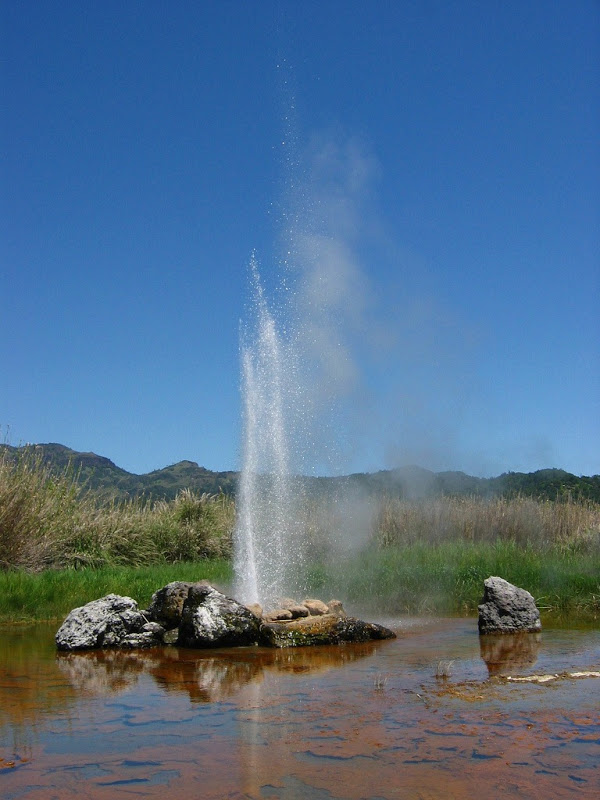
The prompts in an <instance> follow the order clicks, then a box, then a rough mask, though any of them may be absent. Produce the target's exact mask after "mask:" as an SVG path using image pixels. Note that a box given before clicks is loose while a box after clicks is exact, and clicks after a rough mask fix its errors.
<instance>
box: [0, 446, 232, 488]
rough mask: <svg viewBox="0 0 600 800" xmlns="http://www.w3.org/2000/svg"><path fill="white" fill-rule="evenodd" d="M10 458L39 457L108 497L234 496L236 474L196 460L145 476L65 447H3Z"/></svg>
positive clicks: (107, 460) (181, 462) (95, 456)
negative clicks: (183, 493)
mask: <svg viewBox="0 0 600 800" xmlns="http://www.w3.org/2000/svg"><path fill="white" fill-rule="evenodd" d="M0 448H1V449H0V452H1V450H4V451H5V452H7V453H8V454H9V455H12V456H16V455H18V454H30V455H31V456H33V457H36V458H40V459H41V460H42V462H43V463H44V464H47V465H49V466H50V468H51V469H52V470H53V471H56V472H57V473H59V472H64V471H65V470H71V471H72V472H73V475H74V477H75V478H76V480H77V482H78V483H81V484H83V485H85V486H86V487H87V488H89V489H91V490H92V491H94V492H97V493H98V494H99V495H101V496H102V497H105V498H107V499H108V498H113V497H114V498H117V499H125V498H127V497H140V496H144V497H148V498H151V499H153V500H172V499H173V498H174V497H175V495H176V494H177V492H178V491H180V490H181V489H193V490H194V491H195V492H198V493H200V494H202V493H203V492H208V493H210V494H218V493H219V492H220V491H223V492H225V494H234V492H235V483H236V480H237V473H235V472H212V471H211V470H208V469H205V468H204V467H199V466H198V464H196V463H195V462H194V461H180V462H179V463H177V464H172V465H171V466H169V467H165V468H164V469H157V470H154V471H153V472H148V473H147V474H145V475H135V474H134V473H132V472H127V471H126V470H124V469H121V467H117V465H116V464H115V463H114V462H113V461H111V460H110V459H109V458H105V457H104V456H98V455H96V453H80V452H78V451H77V450H71V448H70V447H65V446H64V445H62V444H33V445H32V444H30V445H25V446H24V447H18V448H17V447H11V446H10V445H0Z"/></svg>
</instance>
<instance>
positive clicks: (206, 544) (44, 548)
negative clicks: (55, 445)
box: [0, 455, 235, 572]
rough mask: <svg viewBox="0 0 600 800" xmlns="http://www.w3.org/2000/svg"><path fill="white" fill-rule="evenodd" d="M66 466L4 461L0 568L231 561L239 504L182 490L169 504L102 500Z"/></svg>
mask: <svg viewBox="0 0 600 800" xmlns="http://www.w3.org/2000/svg"><path fill="white" fill-rule="evenodd" d="M75 478H76V476H75V475H73V474H72V473H70V472H69V471H66V472H65V473H63V474H62V475H59V476H56V475H53V474H52V473H51V471H50V469H49V468H48V467H47V466H46V465H44V464H43V462H42V461H41V460H40V459H37V458H35V457H33V456H22V457H19V458H17V459H16V460H15V459H12V458H9V457H7V456H6V455H4V456H3V457H2V458H1V459H0V569H5V570H6V569H20V570H26V571H29V572H39V571H41V570H44V569H47V568H68V567H100V566H107V565H141V564H159V563H172V562H177V561H197V560H201V559H206V558H228V557H229V556H230V555H231V547H232V532H233V525H234V516H235V510H234V504H233V501H232V500H231V499H230V498H228V497H226V496H224V495H207V494H202V495H197V494H194V493H193V492H192V491H190V490H184V491H182V492H180V493H179V494H178V495H177V497H176V499H175V500H174V501H172V502H170V503H167V502H157V503H150V502H145V501H143V500H130V501H127V502H114V503H112V504H111V505H99V504H98V503H97V501H96V499H95V498H94V496H93V495H92V494H91V493H89V492H86V491H85V490H84V489H82V488H81V487H80V486H79V485H78V484H77V481H76V479H75Z"/></svg>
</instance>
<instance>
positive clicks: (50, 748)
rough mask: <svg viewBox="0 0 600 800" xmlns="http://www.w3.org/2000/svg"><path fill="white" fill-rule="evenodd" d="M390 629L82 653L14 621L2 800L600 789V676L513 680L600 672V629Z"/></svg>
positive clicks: (453, 624)
mask: <svg viewBox="0 0 600 800" xmlns="http://www.w3.org/2000/svg"><path fill="white" fill-rule="evenodd" d="M387 624H390V625H392V626H393V627H394V629H395V630H397V631H398V634H399V636H398V639H396V640H392V641H388V642H377V643H370V644H365V645H346V646H340V647H319V648H304V649H295V650H266V649H262V648H243V649H236V650H233V649H232V650H219V651H217V650H215V651H190V650H187V651H186V650H177V649H175V648H171V649H163V650H151V651H139V652H131V653H127V652H116V651H115V652H97V653H82V654H65V655H61V654H57V653H55V651H54V648H53V643H52V635H53V632H54V628H53V627H49V626H35V627H19V628H8V629H7V628H5V629H3V630H2V631H0V633H1V636H0V797H2V798H3V800H16V798H31V799H32V800H33V799H34V798H40V800H41V799H42V798H44V799H45V798H70V797H77V798H79V800H84V798H98V799H100V798H102V799H106V800H108V799H109V798H132V797H134V798H135V797H140V798H155V797H167V796H168V797H175V798H181V800H185V799H186V798H199V799H202V800H203V799H204V798H206V800H211V799H212V798H215V799H216V798H219V800H220V799H221V798H231V799H233V798H235V799H236V800H241V798H251V799H252V800H255V799H256V800H258V798H261V799H262V798H275V799H279V800H296V799H298V800H300V798H308V800H326V799H328V798H347V799H348V800H359V798H369V799H370V800H381V799H382V798H383V799H384V800H396V799H397V798H402V799H404V798H470V797H472V796H473V795H474V794H476V795H477V796H478V797H482V798H496V797H498V798H500V797H503V798H504V797H508V798H511V797H520V798H540V800H541V798H543V800H548V798H571V797H572V798H581V797H590V798H591V797H594V798H595V797H597V796H598V792H599V791H600V711H599V709H600V679H594V678H580V679H569V678H561V679H559V680H556V681H553V682H551V683H548V684H544V685H536V684H511V683H508V682H506V681H505V679H504V678H503V675H506V674H511V675H524V674H533V673H549V672H551V673H562V672H566V671H572V670H582V669H595V670H598V669H600V631H593V630H587V631H577V630H547V631H546V630H545V631H544V632H543V633H542V634H541V635H526V636H524V637H517V638H516V639H514V640H510V639H503V640H502V641H499V640H498V639H483V640H481V641H480V639H479V637H478V635H477V626H476V621H474V620H412V621H404V622H401V621H394V620H392V621H390V620H387ZM448 662H452V663H451V664H450V663H448ZM436 672H437V673H438V675H441V674H442V673H445V674H447V673H450V675H449V677H447V678H442V677H436Z"/></svg>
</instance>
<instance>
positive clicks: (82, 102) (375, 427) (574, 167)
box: [0, 0, 600, 475]
mask: <svg viewBox="0 0 600 800" xmlns="http://www.w3.org/2000/svg"><path fill="white" fill-rule="evenodd" d="M0 15H1V17H0V28H1V34H0V35H1V37H2V38H1V49H2V98H3V99H2V105H3V109H4V110H3V112H2V126H1V131H0V136H1V142H2V152H3V156H4V157H3V167H2V176H1V186H2V188H1V201H2V206H1V208H0V217H1V219H0V225H1V236H0V264H1V274H2V294H3V302H2V314H1V315H0V331H1V341H2V344H3V359H2V361H3V363H2V378H1V379H0V388H1V391H0V426H1V429H2V433H3V435H4V438H7V439H8V440H9V441H10V443H11V444H21V443H25V442H48V441H55V442H61V443H63V444H66V445H68V446H70V447H72V448H74V449H76V450H84V451H94V452H96V453H99V454H102V455H106V456H108V457H109V458H111V459H112V460H113V461H115V463H117V464H118V465H119V466H122V467H123V468H125V469H128V470H130V471H132V472H136V473H142V472H147V471H150V470H152V469H157V468H161V467H163V466H166V465H167V464H171V463H174V462H176V461H179V460H182V459H190V460H193V461H197V462H199V463H200V464H201V465H204V466H206V467H207V468H210V469H218V470H223V469H236V468H238V467H239V465H240V464H239V462H240V456H239V453H240V397H239V385H240V377H239V329H240V320H242V319H244V318H245V316H246V314H247V305H248V296H249V275H248V264H249V261H250V257H251V254H252V252H253V251H255V252H256V255H257V258H258V260H259V262H260V265H261V273H262V276H263V280H264V283H265V285H266V289H267V293H268V294H269V296H270V297H272V298H273V302H276V299H277V297H278V293H279V289H278V287H280V286H281V284H282V282H283V283H284V284H286V285H288V284H297V285H298V286H306V285H307V281H310V280H314V279H315V277H316V278H317V279H318V280H317V284H318V286H320V287H321V288H322V289H323V294H322V296H321V297H317V296H316V295H313V301H312V302H313V307H314V305H315V303H316V305H318V306H319V309H320V311H319V313H321V314H322V316H321V322H323V320H324V319H325V320H326V324H324V325H323V326H322V328H321V334H322V339H321V340H320V341H322V342H324V345H323V347H322V348H321V351H320V353H318V354H316V355H315V358H317V359H318V358H320V357H322V356H323V353H327V354H331V353H338V354H339V358H338V360H337V361H335V359H334V361H331V360H330V361H329V362H327V361H323V362H322V363H321V365H320V369H321V372H320V375H321V378H323V376H327V381H326V382H327V385H328V386H329V378H330V377H331V385H332V388H331V392H330V395H329V396H328V400H327V403H329V405H328V415H329V418H330V420H329V423H328V424H327V425H326V424H325V423H324V427H323V429H322V439H323V441H322V442H321V443H320V445H322V447H323V448H324V449H325V450H327V449H328V448H329V447H331V448H333V449H334V450H335V453H336V455H335V458H334V459H329V461H328V464H329V468H330V469H331V470H332V471H338V472H346V471H354V470H360V471H371V470H376V469H381V468H389V467H394V466H399V465H402V464H410V463H417V464H420V465H421V466H424V467H428V468H431V469H435V470H441V469H462V470H465V471H466V472H470V473H472V474H480V475H495V474H499V473H500V472H503V471H506V470H524V471H530V470H535V469H539V468H543V467H549V466H558V467H562V468H565V469H568V470H570V471H572V472H575V473H577V474H595V473H598V472H600V448H599V445H600V363H599V362H600V359H599V342H600V324H599V321H598V320H599V318H600V314H599V313H598V311H599V284H600V278H599V264H600V259H599V255H600V247H599V244H600V235H599V229H600V225H599V223H600V197H599V192H600V190H599V187H600V150H599V148H598V141H599V134H600V121H599V114H600V55H599V54H600V4H598V2H596V1H595V0H589V1H588V2H584V1H581V2H578V1H577V0H575V2H573V1H571V2H554V1H553V0H544V1H543V2H542V0H540V2H523V0H519V2H512V0H503V2H494V1H493V0H490V1H489V2H484V3H482V2H427V1H426V0H419V1H418V2H383V0H375V1H374V2H371V3H366V2H351V1H350V2H348V1H347V2H337V1H336V2H332V0H321V1H320V2H318V3H317V2H311V1H310V0H306V2H303V3H292V2H285V1H284V0H280V1H279V2H270V0H261V2H260V3H259V2H257V3H248V2H241V0H240V1H239V2H237V1H236V2H234V1H233V0H221V2H187V1H186V0H179V1H177V2H156V1H154V0H145V1H144V2H135V1H134V0H130V1H129V2H126V3H122V2H118V3H117V2H111V0H107V1H105V2H103V3H91V2H70V1H69V0H62V1H61V2H46V1H45V0H38V1H37V2H36V3H33V4H32V3H26V2H17V1H15V2H10V3H3V4H2V6H1V10H0ZM290 220H292V221H293V223H294V225H295V226H296V227H300V228H302V229H303V230H309V229H310V230H311V231H314V232H316V233H317V235H318V236H320V237H321V239H322V241H326V242H328V243H330V244H331V247H330V248H329V249H328V251H327V252H328V253H329V256H328V258H329V260H328V262H327V263H325V262H324V263H323V265H322V266H319V265H315V264H312V265H311V267H310V269H306V268H305V265H303V264H302V263H299V262H300V261H301V257H300V255H299V254H298V253H296V254H295V262H296V263H294V264H293V265H291V266H290V265H287V266H286V264H285V261H286V257H285V253H286V252H287V251H286V237H285V231H286V230H287V229H288V227H289V225H290ZM332 253H333V254H334V255H333V256H332V255H331V254H332ZM315 270H316V272H315ZM320 270H321V272H320ZM313 289H314V286H313ZM319 291H320V290H319ZM295 292H297V296H299V297H303V298H304V299H305V300H306V297H307V296H308V295H307V294H306V292H303V291H302V290H297V289H295V290H292V296H294V297H295V296H296V294H295ZM304 313H306V307H302V308H300V307H299V308H298V310H297V316H298V318H299V319H302V315H303V314H304ZM313 322H314V320H313ZM334 362H335V363H334ZM332 376H333V377H332ZM338 379H339V380H338ZM315 413H317V412H315ZM332 415H334V416H336V419H337V423H336V424H333V425H332V424H331V417H332ZM325 416H327V415H325ZM317 419H318V417H317ZM316 427H318V426H316ZM336 430H337V431H338V433H337V434H336ZM338 434H339V437H340V439H341V440H343V441H342V443H341V444H340V443H339V442H335V443H332V441H328V439H333V438H335V436H336V435H338ZM321 462H322V463H325V462H324V460H323V459H321V461H320V462H319V464H320V463H321ZM307 469H316V470H317V471H318V470H319V469H320V466H319V465H317V464H316V463H315V465H312V466H311V465H307Z"/></svg>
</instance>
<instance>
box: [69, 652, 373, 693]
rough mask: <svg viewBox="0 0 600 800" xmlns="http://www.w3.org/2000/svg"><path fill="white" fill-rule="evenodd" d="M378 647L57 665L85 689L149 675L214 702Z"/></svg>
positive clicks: (92, 655) (125, 657)
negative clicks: (274, 675)
mask: <svg viewBox="0 0 600 800" xmlns="http://www.w3.org/2000/svg"><path fill="white" fill-rule="evenodd" d="M377 647H378V643H377V642H373V641H370V642H366V643H363V644H357V645H356V647H352V648H346V647H341V648H338V647H327V648H310V647H306V648H301V649H298V648H293V649H290V648H285V649H278V648H269V649H266V648H263V647H243V648H236V649H224V650H193V649H184V648H175V647H162V648H153V649H150V650H142V651H135V650H134V651H132V650H126V651H124V650H96V651H90V652H76V653H59V654H58V655H57V657H56V663H57V665H58V668H59V669H60V671H61V673H62V674H63V675H64V676H65V677H66V678H67V679H68V681H69V683H70V684H71V685H72V687H73V689H75V690H76V691H77V692H79V693H88V694H94V695H101V694H109V693H118V692H121V691H123V690H126V689H130V688H132V687H133V686H135V684H136V683H137V682H138V681H139V680H140V678H141V677H142V676H143V675H144V674H147V675H149V676H151V677H152V679H153V680H154V681H155V682H156V684H157V686H159V687H160V688H161V689H162V690H164V691H167V692H169V693H184V694H186V695H188V696H189V698H190V700H191V701H192V702H195V703H212V702H216V701H220V700H224V699H226V698H227V697H231V696H233V695H235V694H237V693H238V692H239V691H240V690H241V689H242V688H243V687H244V686H245V685H247V684H248V683H252V682H260V681H262V678H263V675H264V673H265V672H283V673H286V672H291V673H294V674H297V673H299V672H303V673H307V674H308V673H315V672H324V671H327V670H330V669H335V668H337V667H340V666H343V665H345V664H348V663H349V662H351V661H356V660H359V659H361V658H365V657H368V656H371V655H373V653H374V652H375V650H376V649H377Z"/></svg>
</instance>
